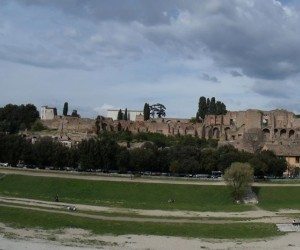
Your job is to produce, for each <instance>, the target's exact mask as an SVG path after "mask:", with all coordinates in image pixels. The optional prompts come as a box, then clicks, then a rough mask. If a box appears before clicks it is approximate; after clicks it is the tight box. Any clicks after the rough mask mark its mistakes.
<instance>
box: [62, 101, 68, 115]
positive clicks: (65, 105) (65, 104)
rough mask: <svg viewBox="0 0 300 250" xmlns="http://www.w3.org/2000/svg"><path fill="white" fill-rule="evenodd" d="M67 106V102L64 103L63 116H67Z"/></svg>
mask: <svg viewBox="0 0 300 250" xmlns="http://www.w3.org/2000/svg"><path fill="white" fill-rule="evenodd" d="M68 109H69V104H68V103H67V102H65V103H64V109H63V115H64V116H67V115H68Z"/></svg>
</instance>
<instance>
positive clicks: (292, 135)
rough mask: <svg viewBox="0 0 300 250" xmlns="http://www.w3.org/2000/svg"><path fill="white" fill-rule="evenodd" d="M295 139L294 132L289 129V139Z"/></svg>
mask: <svg viewBox="0 0 300 250" xmlns="http://www.w3.org/2000/svg"><path fill="white" fill-rule="evenodd" d="M294 137H295V130H293V129H291V130H290V131H289V138H294Z"/></svg>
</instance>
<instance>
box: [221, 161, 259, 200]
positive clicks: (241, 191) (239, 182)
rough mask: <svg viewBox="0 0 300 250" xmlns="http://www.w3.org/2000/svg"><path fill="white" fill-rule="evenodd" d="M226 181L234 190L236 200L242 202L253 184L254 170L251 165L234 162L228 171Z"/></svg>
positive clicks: (225, 175)
mask: <svg viewBox="0 0 300 250" xmlns="http://www.w3.org/2000/svg"><path fill="white" fill-rule="evenodd" d="M224 180H225V181H226V183H227V185H228V186H229V187H230V188H231V189H232V194H233V197H234V199H235V200H237V201H240V200H241V199H242V198H243V196H244V195H245V192H246V190H247V188H249V187H250V185H251V183H252V182H253V168H252V167H251V166H250V164H249V163H241V162H234V163H232V164H231V166H230V168H228V169H226V171H225V174H224Z"/></svg>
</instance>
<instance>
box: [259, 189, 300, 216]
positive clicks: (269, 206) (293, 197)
mask: <svg viewBox="0 0 300 250" xmlns="http://www.w3.org/2000/svg"><path fill="white" fill-rule="evenodd" d="M254 190H255V192H256V193H257V194H258V199H259V206H260V207H261V208H263V209H266V210H279V209H300V187H291V186H290V187H255V188H254Z"/></svg>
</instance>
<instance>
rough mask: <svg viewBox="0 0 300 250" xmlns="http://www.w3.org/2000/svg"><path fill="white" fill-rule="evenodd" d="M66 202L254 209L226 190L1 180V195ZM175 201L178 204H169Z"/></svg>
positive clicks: (14, 178) (18, 178)
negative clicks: (171, 200)
mask: <svg viewBox="0 0 300 250" xmlns="http://www.w3.org/2000/svg"><path fill="white" fill-rule="evenodd" d="M56 194H58V195H59V199H60V201H62V202H74V203H81V204H92V205H105V206H115V207H126V208H140V209H171V210H172V209H181V210H195V211H245V210H250V209H251V208H252V207H251V206H247V205H236V204H234V202H233V200H232V197H231V195H230V191H229V189H228V188H227V187H225V186H199V185H198V186H197V185H171V184H152V183H128V182H113V181H89V180H76V179H62V178H50V177H49V178H48V177H35V176H22V175H7V176H5V177H4V178H2V179H0V195H5V196H14V197H22V198H33V199H41V200H47V201H53V200H54V197H55V195H56ZM170 198H172V199H175V202H174V203H168V200H169V199H170Z"/></svg>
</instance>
